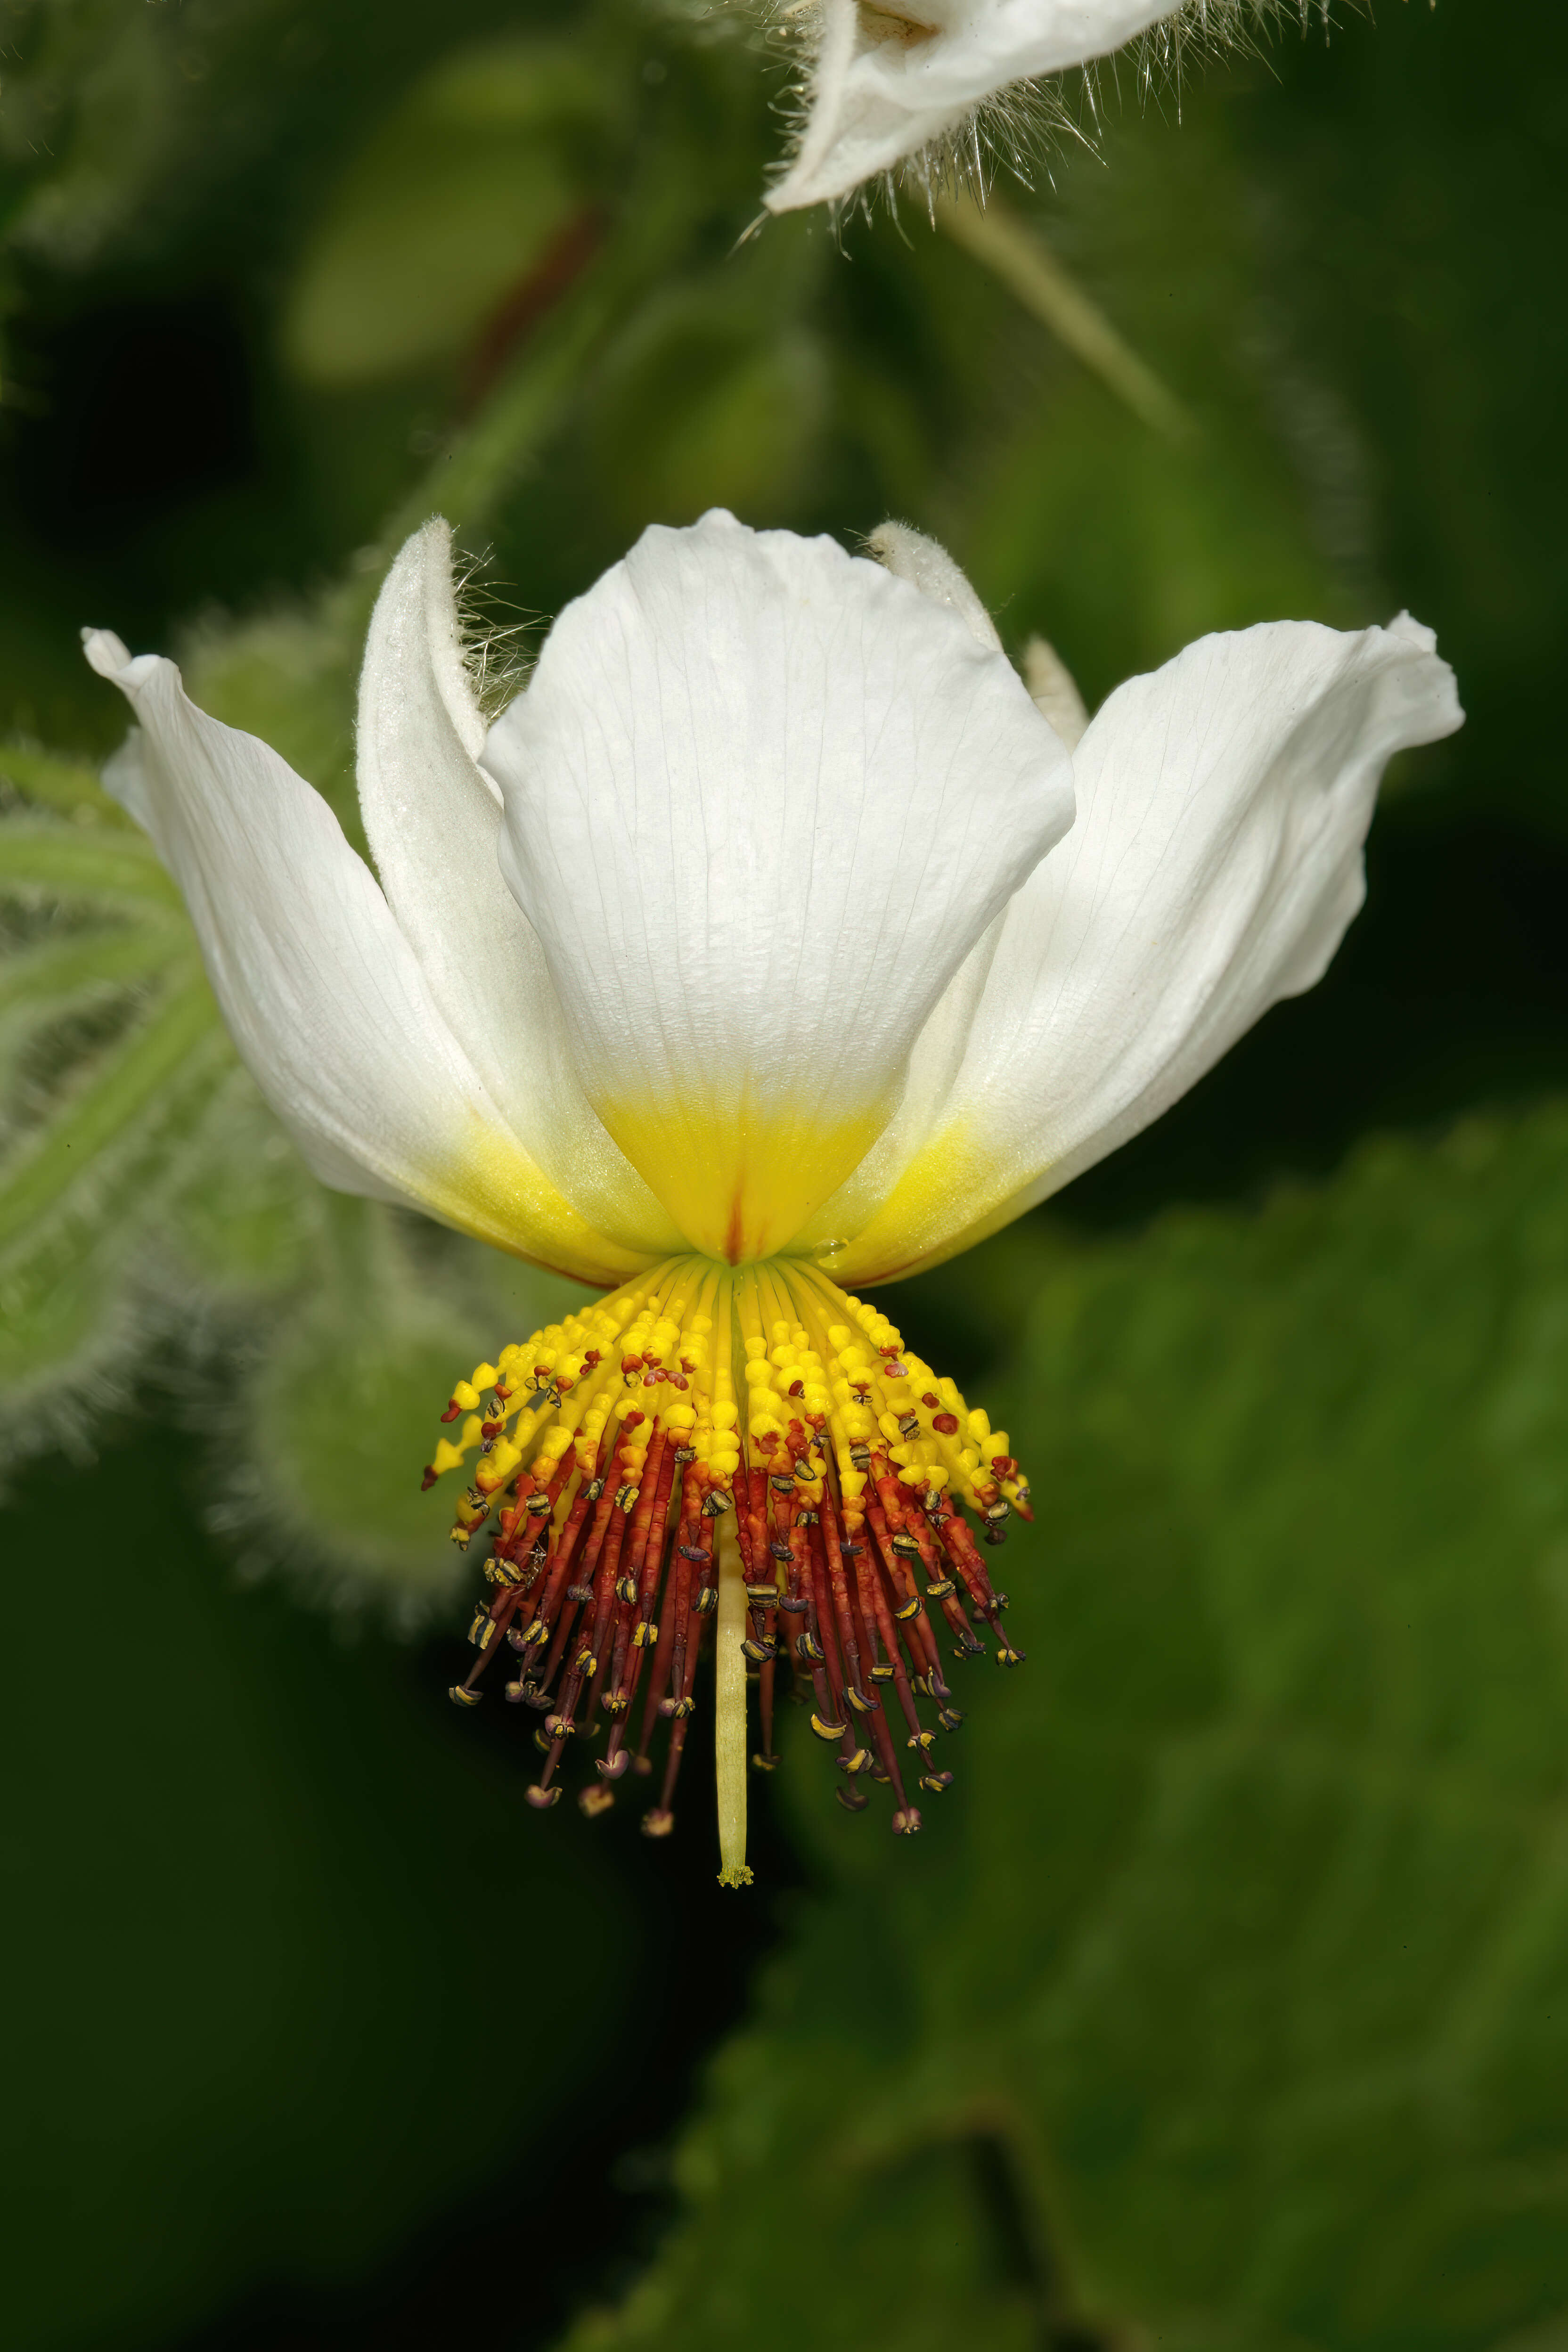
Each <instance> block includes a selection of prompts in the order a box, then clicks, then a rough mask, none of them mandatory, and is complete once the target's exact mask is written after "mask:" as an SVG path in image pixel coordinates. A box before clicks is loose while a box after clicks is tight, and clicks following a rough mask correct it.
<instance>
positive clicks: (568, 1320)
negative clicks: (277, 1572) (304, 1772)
mask: <svg viewBox="0 0 1568 2352" xmlns="http://www.w3.org/2000/svg"><path fill="white" fill-rule="evenodd" d="M443 1420H444V1422H445V1423H446V1424H447V1427H448V1428H451V1427H453V1425H454V1424H457V1425H458V1426H457V1434H456V1435H455V1436H452V1437H443V1438H442V1440H441V1441H440V1443H439V1444H438V1445H437V1449H436V1453H435V1457H434V1459H433V1461H432V1463H431V1465H430V1467H429V1468H428V1470H427V1471H426V1484H427V1485H429V1484H431V1483H433V1482H434V1480H435V1479H436V1478H437V1477H438V1476H439V1475H441V1474H442V1473H443V1472H444V1471H446V1470H448V1469H458V1468H460V1467H461V1466H462V1465H463V1463H464V1460H465V1457H466V1456H468V1455H469V1454H473V1453H474V1452H475V1450H476V1448H477V1449H478V1457H479V1458H478V1461H477V1463H476V1464H475V1465H474V1468H473V1483H472V1484H471V1485H470V1486H468V1489H467V1491H466V1492H465V1493H464V1495H463V1496H462V1498H461V1500H460V1501H459V1503H458V1510H457V1514H456V1524H455V1525H454V1527H453V1529H452V1534H453V1537H454V1539H455V1540H456V1541H457V1542H458V1543H459V1544H463V1545H467V1544H468V1543H470V1542H471V1541H472V1540H473V1538H475V1537H476V1536H477V1535H479V1532H480V1530H481V1529H482V1528H485V1527H486V1526H487V1524H488V1523H489V1521H490V1520H491V1517H492V1515H493V1514H495V1513H498V1512H499V1520H498V1521H497V1524H496V1527H495V1537H494V1548H493V1552H492V1555H491V1557H490V1558H489V1559H488V1561H487V1562H486V1567H485V1573H486V1576H487V1579H488V1580H489V1583H490V1584H491V1586H492V1587H494V1588H495V1598H494V1599H493V1600H491V1601H489V1604H488V1605H487V1606H486V1607H483V1608H481V1609H480V1611H479V1615H478V1616H477V1618H476V1619H475V1623H474V1630H473V1639H474V1643H475V1646H476V1648H477V1650H478V1652H479V1659H478V1662H477V1664H476V1665H475V1668H474V1670H473V1672H472V1673H471V1674H470V1675H469V1676H468V1680H467V1681H466V1682H465V1683H464V1684H463V1685H460V1686H459V1687H458V1688H456V1689H455V1690H454V1692H453V1696H454V1697H455V1698H456V1699H457V1700H458V1703H459V1704H461V1705H463V1706H472V1705H475V1704H477V1703H478V1698H479V1692H478V1690H477V1688H476V1687H475V1685H476V1683H477V1680H478V1677H479V1674H480V1673H481V1672H482V1670H483V1668H484V1667H485V1665H486V1664H489V1660H490V1659H491V1658H492V1657H493V1656H495V1655H496V1654H498V1653H499V1652H500V1651H501V1650H502V1649H503V1648H505V1647H510V1649H511V1650H512V1651H513V1652H515V1653H516V1654H518V1656H519V1659H520V1662H521V1663H520V1664H519V1666H518V1668H517V1680H516V1681H515V1682H511V1683H509V1684H508V1685H507V1696H508V1697H509V1698H510V1699H513V1700H516V1701H518V1702H519V1703H521V1704H523V1705H526V1706H529V1707H531V1708H533V1709H535V1710H536V1711H537V1712H538V1713H539V1714H540V1715H541V1716H542V1717H543V1720H542V1723H541V1724H540V1725H539V1726H538V1727H537V1729H536V1733H535V1738H536V1743H537V1745H538V1747H539V1748H540V1750H541V1751H542V1754H543V1755H544V1757H545V1759H546V1760H545V1763H544V1765H543V1768H542V1771H541V1773H540V1777H539V1780H538V1781H537V1782H536V1784H535V1785H534V1786H533V1787H532V1788H531V1789H530V1790H529V1791H528V1796H529V1801H530V1802H531V1804H533V1805H535V1806H537V1807H540V1808H544V1807H548V1806H552V1805H553V1804H554V1803H555V1802H556V1801H557V1800H558V1798H559V1796H560V1793H561V1791H560V1787H559V1784H558V1782H557V1780H556V1774H557V1772H558V1770H559V1769H560V1768H561V1766H562V1764H563V1759H564V1757H565V1755H566V1753H567V1751H568V1749H569V1748H572V1749H573V1750H574V1752H575V1753H577V1754H579V1755H581V1756H584V1758H585V1759H588V1758H590V1755H591V1760H592V1763H593V1769H594V1774H595V1778H594V1779H592V1780H590V1781H589V1783H588V1785H587V1786H586V1787H585V1788H584V1790H583V1791H582V1793H581V1796H580V1799H579V1801H580V1803H581V1804H582V1807H583V1810H584V1812H586V1813H588V1814H589V1815H590V1816H594V1815H597V1814H600V1813H604V1812H606V1811H609V1810H610V1809H611V1808H612V1807H613V1805H614V1804H615V1802H616V1788H617V1786H618V1784H619V1782H620V1781H621V1780H622V1779H623V1778H624V1777H625V1776H626V1774H627V1772H628V1771H635V1772H637V1774H639V1775H640V1774H647V1773H650V1772H651V1771H652V1770H653V1760H652V1758H651V1756H650V1754H649V1752H648V1750H649V1746H650V1738H651V1734H652V1733H653V1732H654V1730H655V1729H657V1728H658V1727H659V1726H660V1725H666V1724H667V1725H668V1730H669V1738H668V1749H667V1753H666V1757H665V1761H664V1769H663V1783H662V1789H661V1791H660V1794H659V1798H658V1802H657V1803H656V1804H655V1805H654V1807H653V1808H652V1810H651V1811H648V1812H647V1813H646V1814H645V1816H644V1819H643V1828H644V1830H645V1831H646V1832H647V1834H648V1835H649V1836H652V1837H662V1836H665V1835H666V1834H668V1831H669V1830H670V1829H671V1828H672V1826H673V1824H674V1819H675V1816H674V1813H673V1811H672V1810H671V1799H672V1797H673V1794H674V1790H675V1783H676V1778H677V1775H678V1772H679V1766H680V1761H681V1758H682V1755H683V1753H684V1748H685V1744H686V1738H687V1731H688V1726H689V1722H690V1719H691V1717H692V1716H693V1715H694V1714H696V1713H697V1712H698V1711H699V1710H700V1707H701V1706H703V1705H705V1704H706V1703H707V1702H706V1699H705V1697H704V1696H703V1695H702V1693H701V1692H700V1690H699V1687H698V1673H697V1669H698V1663H699V1656H700V1651H701V1649H702V1647H703V1645H704V1643H705V1639H706V1636H707V1633H708V1630H709V1623H710V1620H711V1621H712V1622H713V1627H714V1631H715V1634H716V1648H717V1670H716V1674H715V1677H714V1701H713V1703H714V1707H715V1721H714V1759H715V1769H716V1778H717V1785H718V1799H719V1843H720V1859H721V1883H722V1884H723V1885H727V1886H740V1885H746V1884H747V1883H748V1882H749V1879H750V1875H751V1874H750V1872H749V1871H748V1870H747V1867H746V1769H747V1766H746V1750H747V1745H748V1729H747V1717H748V1711H749V1692H750V1687H751V1685H752V1683H753V1682H754V1684H755V1685H756V1691H757V1713H758V1719H759V1722H760V1727H761V1731H762V1744H761V1748H760V1749H759V1751H758V1752H757V1753H756V1754H755V1755H754V1756H753V1757H752V1762H753V1763H754V1764H755V1765H756V1766H757V1767H758V1768H759V1769H763V1770H772V1769H773V1765H774V1764H775V1763H776V1762H777V1760H778V1759H777V1758H776V1757H774V1756H773V1755H772V1754H771V1753H770V1749H771V1745H772V1738H773V1711H774V1690H773V1685H774V1681H775V1678H776V1673H777V1669H778V1667H779V1666H780V1665H781V1664H783V1665H784V1666H786V1667H788V1668H789V1669H791V1670H792V1671H793V1673H794V1675H795V1682H796V1685H797V1687H798V1689H799V1695H800V1696H802V1697H803V1698H807V1699H808V1700H809V1701H810V1708H809V1711H810V1715H811V1719H812V1724H813V1727H814V1729H815V1730H816V1733H817V1735H818V1737H819V1738H822V1739H824V1740H825V1741H826V1742H827V1743H828V1744H829V1745H836V1746H837V1748H838V1751H839V1752H838V1758H837V1761H838V1765H839V1768H840V1769H841V1771H842V1772H843V1773H844V1775H845V1780H844V1782H843V1784H842V1785H841V1786H840V1788H839V1790H838V1797H839V1801H840V1802H841V1803H842V1804H843V1805H844V1806H845V1807H846V1808H847V1810H848V1811H851V1812H858V1811H863V1810H864V1809H865V1807H866V1805H867V1803H868V1798H867V1796H866V1794H865V1790H864V1786H863V1783H864V1782H866V1781H870V1782H877V1781H881V1782H885V1783H887V1784H889V1786H890V1788H891V1790H892V1793H893V1798H894V1812H893V1827H894V1829H895V1830H896V1831H898V1832H900V1833H901V1834H905V1835H907V1834H909V1833H910V1832H913V1831H915V1830H918V1829H919V1827H920V1825H921V1816H920V1812H919V1811H918V1809H917V1808H916V1807H915V1806H914V1805H913V1804H912V1803H911V1802H910V1801H909V1798H908V1797H907V1796H906V1794H905V1790H904V1775H906V1774H907V1773H910V1772H913V1773H914V1774H915V1775H916V1776H917V1777H918V1780H919V1786H920V1788H921V1790H925V1791H927V1792H928V1793H931V1794H936V1793H938V1792H940V1791H941V1790H942V1789H944V1788H945V1787H946V1786H947V1785H948V1783H949V1782H950V1781H951V1780H952V1773H951V1772H947V1771H941V1770H938V1769H937V1766H936V1759H934V1757H933V1755H932V1753H931V1749H932V1746H933V1743H934V1740H935V1738H936V1733H934V1732H933V1731H931V1729H930V1728H929V1727H926V1726H925V1725H924V1724H923V1723H922V1721H921V1716H920V1713H919V1704H920V1702H921V1701H924V1702H926V1703H928V1704H934V1706H935V1708H936V1719H937V1724H938V1727H939V1728H940V1729H941V1730H942V1732H944V1733H946V1732H951V1731H953V1730H955V1729H956V1728H957V1727H958V1725H959V1724H960V1723H961V1722H962V1720H963V1717H962V1716H961V1715H960V1713H959V1711H958V1709H957V1708H956V1706H953V1705H952V1703H951V1702H952V1696H953V1695H952V1691H951V1690H950V1688H949V1687H948V1685H947V1682H946V1680H945V1674H944V1668H943V1664H942V1650H941V1649H940V1647H939V1643H938V1635H939V1633H941V1634H942V1635H944V1636H946V1637H948V1638H949V1639H951V1640H952V1642H953V1643H955V1644H956V1647H955V1648H954V1649H953V1651H952V1654H953V1655H954V1656H957V1657H960V1658H968V1657H973V1656H976V1655H978V1654H980V1653H981V1652H982V1651H983V1649H984V1643H983V1641H982V1640H981V1639H980V1637H979V1632H978V1627H979V1625H980V1624H982V1623H984V1625H986V1626H988V1627H989V1629H990V1631H991V1632H992V1633H993V1634H994V1636H995V1638H996V1641H997V1645H998V1646H997V1649H996V1652H995V1654H996V1656H997V1658H998V1660H999V1661H1000V1662H1001V1663H1002V1664H1006V1665H1016V1664H1019V1663H1020V1654H1019V1653H1018V1652H1017V1651H1016V1649H1014V1648H1013V1646H1012V1644H1011V1643H1009V1642H1008V1640H1007V1639H1006V1636H1005V1634H1004V1633H1003V1631H1002V1624H1001V1611H1002V1608H1003V1605H1004V1601H1003V1597H1002V1596H1000V1595H998V1594H997V1593H996V1592H994V1591H993V1589H992V1586H991V1581H990V1579H989V1576H988V1575H987V1573H986V1570H985V1566H984V1561H983V1559H982V1558H981V1554H980V1552H979V1550H978V1549H977V1548H976V1545H975V1541H974V1535H973V1531H972V1530H971V1528H969V1527H968V1526H967V1525H966V1524H965V1522H964V1520H963V1517H962V1516H961V1513H962V1511H963V1509H965V1508H967V1509H968V1510H969V1511H970V1512H971V1513H973V1516H974V1517H975V1518H976V1519H977V1520H978V1521H979V1523H980V1527H979V1531H980V1533H981V1534H982V1535H983V1536H984V1538H985V1540H986V1541H987V1542H988V1543H992V1544H994V1543H999V1542H1001V1541H1002V1540H1003V1539H1004V1537H1005V1532H1006V1530H1005V1520H1006V1519H1007V1517H1008V1514H1009V1510H1010V1509H1014V1508H1016V1509H1017V1510H1018V1511H1019V1512H1020V1513H1022V1514H1023V1516H1025V1517H1027V1516H1028V1489H1027V1486H1026V1485H1025V1483H1024V1481H1023V1480H1022V1479H1021V1478H1020V1476H1019V1475H1018V1465H1017V1464H1016V1462H1015V1461H1014V1460H1013V1459H1012V1456H1011V1455H1010V1454H1009V1453H1008V1451H1007V1439H1006V1435H1005V1432H1001V1431H998V1432H993V1431H992V1428H991V1424H990V1423H989V1421H988V1420H987V1419H986V1416H985V1414H984V1412H980V1411H978V1410H977V1411H975V1412H970V1411H969V1409H968V1407H967V1406H966V1404H965V1402H964V1401H963V1397H962V1396H961V1395H960V1394H959V1392H958V1390H957V1389H956V1387H955V1386H954V1385H953V1383H952V1381H948V1380H943V1379H941V1378H940V1377H939V1376H938V1375H937V1374H935V1373H934V1372H932V1371H931V1368H930V1367H929V1365H927V1364H925V1363H923V1362H922V1361H921V1359H920V1358H919V1357H918V1356H916V1355H914V1354H912V1353H911V1352H910V1350H909V1349H906V1348H905V1346H904V1344H903V1340H902V1338H901V1336H900V1333H899V1332H898V1331H897V1330H896V1329H895V1328H894V1327H893V1325H892V1324H891V1323H890V1322H889V1320H888V1318H887V1317H886V1316H885V1315H883V1314H882V1313H881V1312H880V1310H879V1308H877V1307H873V1306H869V1305H868V1304H866V1303H864V1302H863V1301H861V1300H860V1299H858V1298H852V1297H848V1296H847V1294H846V1293H845V1292H843V1291H842V1290H840V1289H838V1288H837V1286H836V1285H835V1284H834V1283H832V1282H830V1281H829V1280H828V1278H827V1277H826V1275H824V1274H823V1273H821V1272H820V1270H819V1269H817V1268H816V1267H815V1266H813V1265H809V1264H808V1263H806V1262H805V1261H804V1260H801V1259H791V1258H772V1259H765V1260H752V1261H749V1262H746V1263H743V1264H741V1265H733V1264H731V1263H729V1262H726V1261H724V1260H721V1259H719V1258H713V1257H698V1256H692V1257H683V1258H672V1259H670V1260H669V1261H668V1263H667V1264H666V1265H660V1266H657V1267H655V1268H654V1269H652V1270H651V1271H650V1272H648V1273H647V1274H643V1275H639V1276H636V1277H635V1278H634V1279H633V1280H632V1281H630V1282H628V1283H626V1284H625V1285H624V1286H623V1287H622V1288H621V1289H620V1290H618V1291H616V1292H614V1293H613V1294H612V1295H611V1296H610V1297H606V1298H603V1299H600V1300H598V1301H596V1302H595V1304H594V1305H592V1306H590V1307H584V1309H583V1310H582V1311H581V1313H579V1314H575V1315H569V1316H565V1317H563V1319H562V1320H561V1322H560V1323H552V1324H548V1325H547V1326H546V1327H545V1328H544V1329H543V1330H542V1331H536V1332H535V1333H534V1334H533V1336H532V1338H531V1339H529V1340H527V1341H526V1342H525V1343H523V1344H522V1345H521V1346H517V1345H512V1346H509V1347H506V1348H503V1349H501V1351H500V1356H499V1358H498V1359H497V1360H496V1361H495V1362H494V1363H493V1364H491V1363H485V1364H480V1365H478V1366H476V1368H475V1370H474V1373H473V1376H472V1378H471V1380H468V1381H459V1382H458V1384H457V1386H456V1387H455V1388H454V1390H453V1391H452V1401H451V1402H450V1404H449V1405H448V1407H447V1412H446V1413H445V1414H444V1415H443ZM753 1669H754V1672H753V1671H752V1670H753ZM602 1717H607V1718H608V1738H607V1739H606V1740H605V1748H604V1752H603V1754H599V1753H598V1752H597V1751H596V1750H594V1751H592V1752H591V1751H590V1746H589V1743H590V1741H591V1740H593V1739H594V1738H596V1737H597V1736H598V1735H599V1734H601V1733H603V1732H604V1731H605V1722H604V1721H603V1720H602V1719H601V1718H602ZM910 1757H912V1758H913V1759H914V1761H913V1762H912V1763H911V1762H910V1761H909V1760H907V1759H910Z"/></svg>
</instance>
